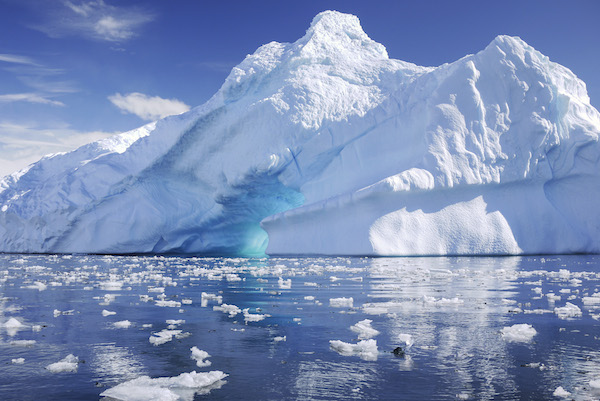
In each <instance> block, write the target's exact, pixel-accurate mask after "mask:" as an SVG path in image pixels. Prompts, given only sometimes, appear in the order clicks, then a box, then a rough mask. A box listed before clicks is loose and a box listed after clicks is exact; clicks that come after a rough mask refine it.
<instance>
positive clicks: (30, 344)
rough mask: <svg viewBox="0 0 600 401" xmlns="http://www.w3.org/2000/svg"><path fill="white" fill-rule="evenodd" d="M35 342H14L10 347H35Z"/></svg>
mask: <svg viewBox="0 0 600 401" xmlns="http://www.w3.org/2000/svg"><path fill="white" fill-rule="evenodd" d="M35 343H36V341H35V340H14V341H11V342H10V345H15V346H17V347H31V346H32V345H35Z"/></svg>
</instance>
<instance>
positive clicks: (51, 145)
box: [0, 121, 115, 178]
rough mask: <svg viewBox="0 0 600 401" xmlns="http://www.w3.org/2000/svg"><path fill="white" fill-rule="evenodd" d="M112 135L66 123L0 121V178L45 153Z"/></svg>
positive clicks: (65, 149)
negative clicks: (82, 130) (70, 125)
mask: <svg viewBox="0 0 600 401" xmlns="http://www.w3.org/2000/svg"><path fill="white" fill-rule="evenodd" d="M114 134H115V133H110V132H102V131H94V132H81V131H77V130H74V129H72V128H70V127H69V126H66V125H64V126H57V127H52V128H48V127H38V126H36V125H34V124H19V123H13V122H6V121H4V122H0V178H1V177H3V176H5V175H7V174H10V173H13V172H15V171H18V170H20V169H22V168H24V167H27V166H28V165H29V164H31V163H33V162H36V161H38V160H39V159H41V158H42V157H43V156H45V155H47V154H50V153H57V152H68V151H71V150H73V149H76V148H78V147H79V146H82V145H85V144H86V143H90V142H93V141H96V140H99V139H103V138H107V137H109V136H112V135H114Z"/></svg>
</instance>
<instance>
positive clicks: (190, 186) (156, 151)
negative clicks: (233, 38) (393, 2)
mask: <svg viewBox="0 0 600 401" xmlns="http://www.w3.org/2000/svg"><path fill="white" fill-rule="evenodd" d="M599 134H600V114H599V113H598V111H596V110H595V109H594V108H593V107H592V106H591V105H590V103H589V98H588V96H587V93H586V89H585V84H584V83H583V82H582V81H580V80H579V79H577V77H576V76H575V75H574V74H573V73H572V72H571V71H569V70H568V69H566V68H564V67H562V66H560V65H558V64H555V63H553V62H551V61H550V60H548V58H547V57H545V56H544V55H542V54H540V53H539V52H537V51H536V50H535V49H533V48H531V47H530V46H528V45H527V44H526V43H525V42H523V41H522V40H521V39H519V38H515V37H508V36H499V37H497V38H496V39H494V41H492V43H491V44H490V45H489V46H488V47H486V48H485V49H484V50H482V51H481V52H479V53H477V54H475V55H469V56H466V57H464V58H462V59H460V60H458V61H456V62H454V63H451V64H445V65H442V66H440V67H437V68H429V67H419V66H416V65H413V64H410V63H406V62H402V61H398V60H393V59H390V58H389V57H388V55H387V52H386V50H385V48H384V47H383V46H382V45H380V44H378V43H376V42H374V41H373V40H371V39H370V38H369V37H368V36H367V35H366V34H365V33H364V32H363V30H362V28H361V26H360V23H359V20H358V18H356V17H355V16H352V15H347V14H342V13H338V12H334V11H327V12H323V13H321V14H319V15H317V16H316V17H315V19H314V20H313V23H312V25H311V27H310V28H309V29H308V31H307V32H306V35H305V36H304V37H302V38H301V39H299V40H298V41H296V42H294V43H277V42H272V43H269V44H266V45H264V46H262V47H260V48H259V49H258V50H257V51H256V52H255V53H254V54H252V55H249V56H248V57H246V59H245V60H244V61H243V62H242V63H241V64H240V65H238V66H237V67H235V68H234V69H233V70H232V72H231V74H230V75H229V77H228V78H227V80H226V81H225V83H224V84H223V86H222V87H221V89H220V90H219V91H218V92H217V93H216V94H215V95H214V96H213V98H212V99H211V100H209V101H208V102H207V103H206V104H204V105H202V106H200V107H197V108H195V109H193V110H191V111H190V112H188V113H185V114H182V115H179V116H174V117H168V118H165V119H163V120H160V121H158V122H156V123H153V124H150V125H147V126H144V127H142V128H139V129H137V130H134V131H131V132H128V133H124V134H121V135H120V136H117V137H114V138H110V139H108V140H104V141H100V142H96V143H92V144H90V145H86V146H84V147H82V148H79V149H77V150H75V151H73V152H70V153H66V154H58V155H52V156H48V157H46V158H44V159H42V160H41V161H39V162H38V163H36V164H33V165H31V166H30V167H29V168H28V169H26V170H24V171H21V172H18V173H15V174H13V175H12V176H8V177H6V178H5V179H4V180H3V181H2V182H0V191H1V192H0V204H1V205H2V206H1V208H0V251H6V252H99V253H138V252H140V253H141V252H180V253H204V254H209V253H217V254H225V253H226V254H242V255H260V254H263V253H264V252H267V253H269V254H281V253H293V254H297V253H323V254H379V255H444V254H519V253H569V252H599V251H600V212H599V211H598V208H597V207H596V204H595V203H596V199H600V179H599V178H600V177H599V174H600V169H599V167H600V165H599V164H600V161H599V158H600V148H599V145H598V135H599Z"/></svg>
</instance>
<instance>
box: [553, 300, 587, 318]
mask: <svg viewBox="0 0 600 401" xmlns="http://www.w3.org/2000/svg"><path fill="white" fill-rule="evenodd" d="M554 313H556V315H557V316H558V318H559V319H569V318H574V317H579V316H581V315H582V313H581V309H580V308H579V306H577V305H575V304H572V303H571V302H567V304H566V305H565V306H562V307H556V308H554Z"/></svg>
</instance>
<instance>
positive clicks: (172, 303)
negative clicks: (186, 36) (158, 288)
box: [155, 300, 181, 308]
mask: <svg viewBox="0 0 600 401" xmlns="http://www.w3.org/2000/svg"><path fill="white" fill-rule="evenodd" d="M155 305H156V306H161V307H167V308H179V307H181V302H179V301H164V300H159V301H156V302H155Z"/></svg>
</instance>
